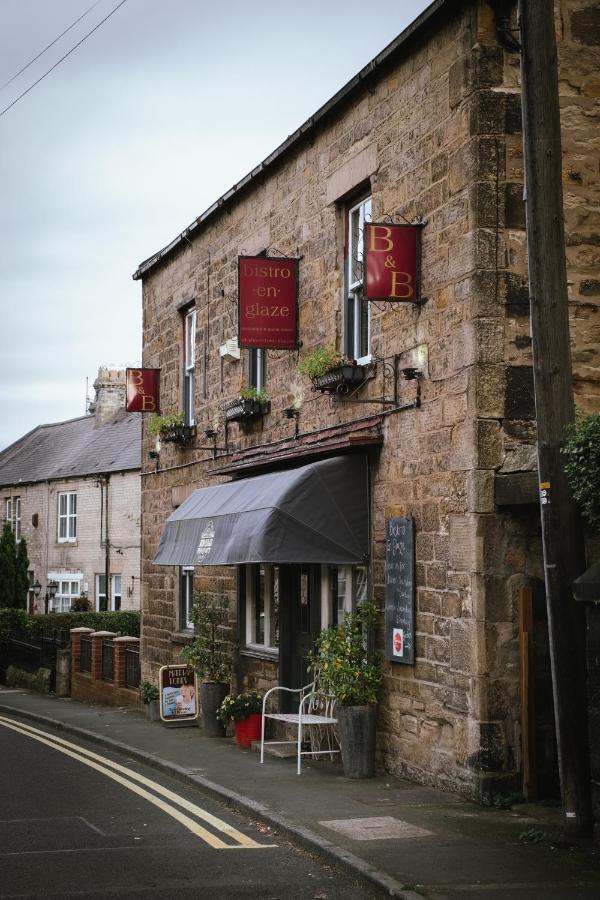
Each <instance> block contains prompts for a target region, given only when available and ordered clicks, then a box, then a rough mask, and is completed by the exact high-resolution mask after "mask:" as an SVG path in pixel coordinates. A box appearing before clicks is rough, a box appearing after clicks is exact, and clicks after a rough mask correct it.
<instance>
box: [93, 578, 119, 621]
mask: <svg viewBox="0 0 600 900" xmlns="http://www.w3.org/2000/svg"><path fill="white" fill-rule="evenodd" d="M101 578H104V579H106V574H105V573H104V572H98V573H97V574H96V612H100V598H101V597H104V599H106V585H105V590H104V591H101V590H100V579H101ZM117 579H119V580H118V582H117ZM117 587H118V590H117ZM117 597H118V598H119V600H120V601H121V603H120V604H119V609H122V602H123V594H122V593H121V575H111V576H110V605H109V604H108V603H107V604H106V611H107V612H109V611H110V612H115V611H116V609H117V605H116V603H115V599H116V598H117Z"/></svg>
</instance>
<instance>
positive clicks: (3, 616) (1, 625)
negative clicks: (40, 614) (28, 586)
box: [0, 609, 33, 638]
mask: <svg viewBox="0 0 600 900" xmlns="http://www.w3.org/2000/svg"><path fill="white" fill-rule="evenodd" d="M32 618H33V616H28V615H27V613H26V612H25V610H24V609H0V638H3V637H6V635H7V634H8V632H9V631H27V630H28V629H29V624H30V622H31V620H32Z"/></svg>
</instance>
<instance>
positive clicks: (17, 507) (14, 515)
mask: <svg viewBox="0 0 600 900" xmlns="http://www.w3.org/2000/svg"><path fill="white" fill-rule="evenodd" d="M6 521H7V522H9V523H10V527H11V528H12V530H13V531H14V533H15V540H16V541H20V540H21V498H20V497H7V498H6Z"/></svg>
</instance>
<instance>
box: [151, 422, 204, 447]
mask: <svg viewBox="0 0 600 900" xmlns="http://www.w3.org/2000/svg"><path fill="white" fill-rule="evenodd" d="M160 437H161V440H163V441H164V442H165V443H166V444H181V445H182V446H184V445H185V444H189V443H191V442H192V441H193V439H194V438H195V437H196V426H195V425H167V426H166V427H165V428H163V429H162V430H161V432H160Z"/></svg>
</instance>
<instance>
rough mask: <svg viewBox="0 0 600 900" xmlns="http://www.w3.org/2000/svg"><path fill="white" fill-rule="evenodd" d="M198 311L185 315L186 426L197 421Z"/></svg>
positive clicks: (184, 411)
mask: <svg viewBox="0 0 600 900" xmlns="http://www.w3.org/2000/svg"><path fill="white" fill-rule="evenodd" d="M195 381H196V310H195V309H191V310H189V312H187V313H185V317H184V336H183V413H184V419H185V424H186V425H193V424H194V423H195V421H196V403H195Z"/></svg>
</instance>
